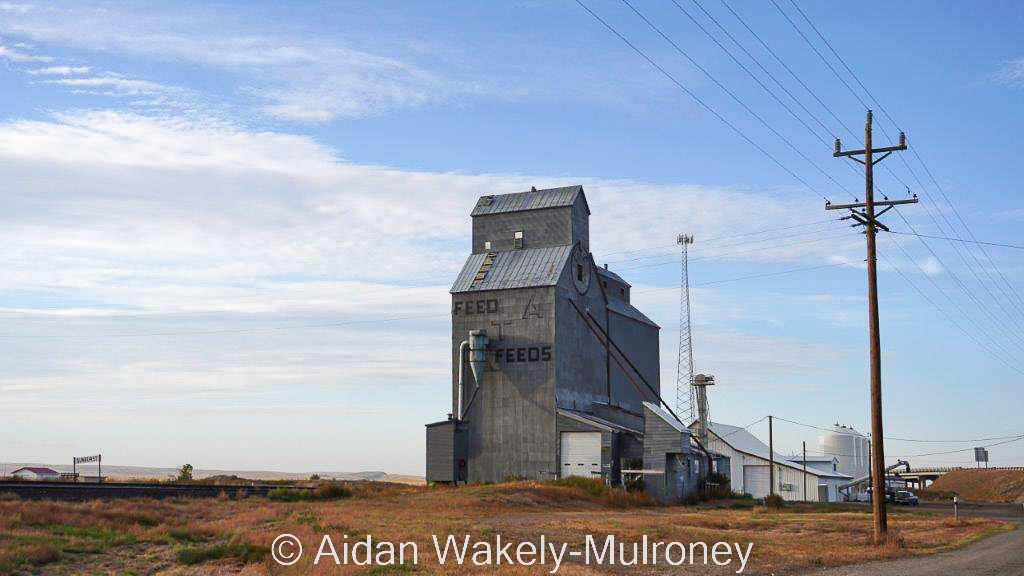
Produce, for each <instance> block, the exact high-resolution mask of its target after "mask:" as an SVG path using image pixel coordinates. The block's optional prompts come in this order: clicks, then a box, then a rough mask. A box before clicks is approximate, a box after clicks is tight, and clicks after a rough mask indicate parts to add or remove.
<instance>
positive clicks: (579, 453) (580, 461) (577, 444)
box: [562, 432, 601, 478]
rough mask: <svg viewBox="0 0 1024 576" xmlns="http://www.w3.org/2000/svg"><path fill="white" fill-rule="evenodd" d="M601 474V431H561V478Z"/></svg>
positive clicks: (595, 476)
mask: <svg viewBox="0 0 1024 576" xmlns="http://www.w3.org/2000/svg"><path fill="white" fill-rule="evenodd" d="M569 476H583V477H586V478H599V477H600V476H601V433H600V432H562V478H568V477H569Z"/></svg>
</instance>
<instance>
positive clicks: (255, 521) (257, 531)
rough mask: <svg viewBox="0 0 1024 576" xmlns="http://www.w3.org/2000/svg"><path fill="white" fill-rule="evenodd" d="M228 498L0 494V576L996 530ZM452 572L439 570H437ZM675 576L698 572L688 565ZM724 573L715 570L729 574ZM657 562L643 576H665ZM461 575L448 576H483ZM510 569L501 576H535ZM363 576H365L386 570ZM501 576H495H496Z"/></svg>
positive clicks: (795, 562)
mask: <svg viewBox="0 0 1024 576" xmlns="http://www.w3.org/2000/svg"><path fill="white" fill-rule="evenodd" d="M272 496H274V497H273V498H248V499H241V500H229V499H226V498H221V499H212V500H209V499H208V500H163V501H157V500H148V499H138V500H116V501H108V502H85V503H65V502H48V501H28V500H18V499H16V498H10V497H3V496H0V574H3V575H8V574H40V573H41V574H58V575H63V574H67V575H71V574H119V575H125V574H139V575H141V574H183V575H184V574H254V575H257V574H296V575H298V574H355V573H368V571H367V569H366V568H360V567H356V566H342V567H335V566H333V565H331V566H324V565H323V564H321V565H320V566H312V564H311V560H312V557H313V555H314V554H315V549H316V546H317V545H318V543H319V542H320V539H321V537H322V535H323V534H330V535H331V536H332V538H334V540H335V541H338V540H340V539H341V538H342V537H343V535H348V536H349V537H350V538H352V539H355V538H359V537H362V538H365V536H366V535H367V534H372V535H373V538H374V540H375V541H381V540H388V541H393V542H401V541H416V542H418V543H419V563H418V565H416V566H411V565H407V566H404V567H401V570H400V571H401V572H418V573H432V572H438V571H440V570H441V569H440V568H439V567H438V565H437V563H436V559H435V558H434V552H433V544H432V541H431V539H430V536H431V535H432V534H437V535H439V536H441V537H444V536H445V535H447V534H456V535H460V536H461V535H463V534H472V535H473V536H474V538H481V539H492V538H493V537H494V536H496V535H498V534H500V535H501V537H502V538H503V539H506V540H515V541H521V540H532V541H536V540H537V539H538V538H539V535H540V534H544V535H545V536H546V537H547V539H548V540H553V541H556V542H567V543H569V544H570V546H572V547H579V548H582V546H583V540H584V537H585V535H586V534H594V535H600V536H601V537H602V538H603V536H604V535H606V534H615V535H616V537H617V538H619V539H625V540H627V541H634V540H639V539H640V538H641V537H642V535H644V534H646V535H647V536H648V537H649V538H650V539H660V540H676V541H681V542H693V541H705V542H709V543H710V542H715V541H726V542H738V543H742V544H743V545H744V547H745V546H746V543H749V542H752V543H753V545H754V546H753V552H752V554H751V557H750V561H749V564H748V565H747V569H746V570H745V572H744V573H745V574H750V573H754V574H763V573H771V572H774V573H776V574H779V573H789V572H792V571H793V570H796V569H799V568H805V567H814V566H825V565H834V564H844V563H851V562H858V561H863V560H869V559H877V558H884V557H897V556H905V555H913V554H927V553H931V552H936V551H939V550H943V549H947V548H950V547H954V546H958V545H962V544H964V543H966V542H969V541H971V540H974V539H977V538H980V537H982V536H984V535H986V534H988V533H991V532H994V531H998V530H1002V529H1007V528H1008V527H1007V526H1005V525H1003V524H1000V523H998V522H995V521H992V520H984V519H961V521H960V522H955V521H954V520H953V519H952V518H950V517H948V516H946V515H936V514H929V513H920V512H910V511H904V510H897V511H893V513H892V515H891V516H890V518H891V519H890V525H891V526H892V528H893V532H894V534H895V537H894V538H893V541H892V542H891V543H889V544H887V545H885V546H881V547H876V546H871V545H869V544H868V543H869V541H870V536H871V523H870V514H869V513H868V508H867V507H865V506H856V505H846V506H823V505H791V506H788V507H786V508H783V509H779V510H776V509H768V508H765V507H762V506H757V505H755V504H754V502H752V501H749V500H736V501H722V502H715V503H709V504H704V505H698V506H672V507H657V506H652V505H650V503H649V502H647V501H646V500H645V499H644V498H643V497H642V496H637V495H633V494H626V493H623V492H620V491H618V490H608V489H605V488H604V487H603V486H601V485H599V484H590V483H587V482H572V483H537V482H514V483H506V484H495V485H481V486H469V487H461V488H454V489H453V488H443V487H431V488H428V487H423V486H408V485H399V484H386V483H371V482H355V483H346V484H345V485H344V486H343V487H341V488H339V487H333V488H330V489H324V490H321V491H319V492H318V493H317V494H316V495H314V496H312V498H314V499H296V498H294V497H293V496H294V495H290V494H287V493H279V494H276V495H272ZM285 532H287V533H292V534H295V535H296V536H298V537H299V538H300V539H301V541H302V542H303V544H304V547H305V548H306V552H307V553H306V554H304V556H303V558H302V560H301V561H300V562H299V563H297V564H295V565H294V566H291V567H287V568H285V567H281V566H278V565H277V564H275V563H274V562H273V560H271V558H270V557H269V555H268V550H269V546H270V544H271V542H272V541H273V539H274V538H275V537H276V536H277V535H279V534H281V533H285ZM572 562H573V561H572V560H568V559H567V560H566V563H565V564H563V565H562V567H561V569H560V570H559V572H558V573H559V574H568V575H575V574H596V573H627V572H628V573H634V572H633V571H632V570H629V569H626V568H624V567H622V566H605V567H596V566H585V565H583V564H580V563H579V560H576V561H575V562H576V563H572ZM446 568H447V572H449V573H450V572H451V569H450V567H446ZM686 568H687V569H686V573H701V571H700V570H697V566H693V567H689V566H687V567H686ZM735 569H736V566H735V565H734V566H732V567H731V569H730V570H729V571H728V572H722V573H733V572H735ZM673 570H675V571H678V570H679V569H678V568H677V569H672V568H671V567H669V566H667V565H660V566H657V567H649V568H648V570H647V571H646V573H669V572H672V571H673ZM492 571H493V568H477V567H472V568H470V567H465V568H462V569H461V570H460V571H459V573H467V574H469V573H476V574H486V573H491V572H492ZM547 571H548V569H547V568H545V569H543V570H542V569H538V568H533V569H528V568H521V569H518V570H514V571H512V572H513V573H523V574H527V573H547ZM392 572H394V570H391V571H389V570H383V569H377V570H371V571H369V573H378V574H383V573H392ZM503 572H505V571H504V570H503Z"/></svg>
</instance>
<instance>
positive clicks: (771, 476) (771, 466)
mask: <svg viewBox="0 0 1024 576" xmlns="http://www.w3.org/2000/svg"><path fill="white" fill-rule="evenodd" d="M768 495H769V496H774V495H775V439H774V438H772V417H771V416H768Z"/></svg>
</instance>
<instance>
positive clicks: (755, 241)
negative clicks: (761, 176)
mask: <svg viewBox="0 0 1024 576" xmlns="http://www.w3.org/2000/svg"><path fill="white" fill-rule="evenodd" d="M836 221H838V219H836V220H832V222H836ZM830 230H836V227H835V226H825V227H824V228H818V229H815V230H808V231H806V232H796V233H793V234H783V235H779V236H773V237H771V238H756V239H752V240H746V241H740V242H730V243H727V244H715V243H714V242H712V241H710V240H709V241H707V242H710V243H711V244H712V245H711V246H701V247H700V250H699V251H701V252H708V251H712V252H718V251H720V250H722V249H724V248H735V247H737V246H752V245H756V244H764V243H766V242H767V243H771V242H775V241H777V240H785V239H788V238H800V237H803V236H812V235H814V234H819V233H821V232H828V231H830ZM694 250H697V249H696V248H694ZM666 255H668V253H667V252H657V253H655V254H651V255H649V256H636V257H633V258H623V259H622V260H609V261H608V264H622V263H623V262H637V261H639V260H649V259H651V258H661V257H663V256H666ZM706 257H707V256H705V257H704V258H706Z"/></svg>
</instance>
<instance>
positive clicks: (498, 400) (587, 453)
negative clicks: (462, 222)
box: [426, 186, 700, 499]
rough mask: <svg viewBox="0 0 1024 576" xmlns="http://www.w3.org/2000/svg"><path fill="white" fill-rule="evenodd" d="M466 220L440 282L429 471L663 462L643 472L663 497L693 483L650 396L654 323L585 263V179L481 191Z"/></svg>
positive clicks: (501, 474)
mask: <svg viewBox="0 0 1024 576" xmlns="http://www.w3.org/2000/svg"><path fill="white" fill-rule="evenodd" d="M471 217H472V251H471V253H470V254H469V256H468V257H467V258H466V262H465V264H464V265H463V267H462V271H461V272H460V273H459V275H458V277H457V278H456V279H455V282H454V284H453V285H452V288H451V291H450V292H451V297H452V308H451V314H452V342H451V359H452V382H451V389H450V394H451V414H450V415H449V417H448V419H446V420H442V421H440V422H436V423H433V424H428V425H427V439H426V440H427V441H426V444H427V446H426V448H427V481H428V482H450V483H464V482H498V481H504V480H510V479H531V480H545V479H555V478H564V477H568V476H585V477H593V478H604V479H606V480H607V481H611V482H618V481H619V478H620V471H621V470H622V469H623V467H624V466H625V467H627V468H637V469H646V470H652V469H655V470H663V471H664V472H663V475H662V477H659V478H657V479H654V480H647V479H645V485H648V484H649V485H651V486H652V487H653V488H649V489H648V491H651V490H652V489H653V490H654V495H655V496H657V497H659V498H661V499H675V498H678V497H681V495H683V494H684V493H686V492H689V491H692V490H693V489H694V487H695V486H696V484H697V479H698V477H699V468H700V465H699V463H698V462H697V460H698V457H697V453H696V452H695V450H694V447H693V442H692V439H691V435H690V432H689V430H688V429H687V428H686V427H685V426H683V425H681V423H679V422H678V421H677V420H676V419H675V418H674V417H672V416H671V414H669V413H668V412H666V410H665V409H664V408H663V407H662V406H663V404H662V402H661V398H660V389H661V387H660V381H659V359H658V337H659V327H658V325H657V324H655V323H654V322H653V321H651V319H650V318H648V317H647V316H645V315H644V314H643V313H642V312H641V311H640V310H638V309H637V308H636V307H634V306H633V305H632V304H631V303H630V289H631V286H630V284H629V283H628V282H626V281H625V280H624V279H623V278H622V277H620V276H619V275H617V274H615V273H614V272H612V271H611V270H609V269H608V268H607V265H605V266H602V267H599V266H597V265H595V263H594V258H593V255H592V254H591V252H590V207H589V205H588V203H587V198H586V196H585V194H584V191H583V187H582V186H568V187H563V188H552V189H547V190H537V189H531V190H530V191H527V192H520V193H514V194H501V195H488V196H483V197H481V198H479V200H477V202H476V204H475V206H474V207H473V209H472V212H471ZM645 436H648V437H650V438H657V441H656V442H653V441H651V442H648V445H647V446H646V447H645V445H644V438H645ZM655 485H656V486H655Z"/></svg>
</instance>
